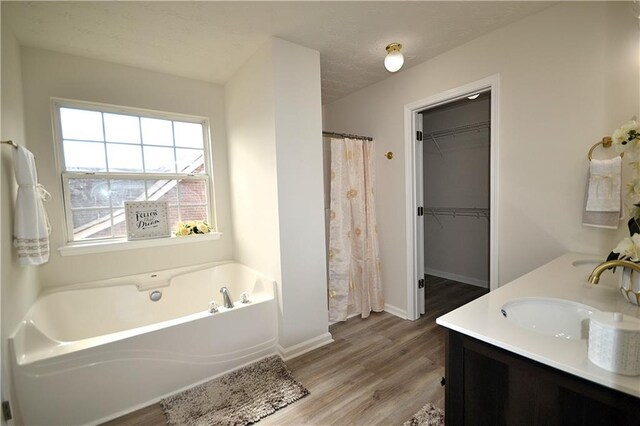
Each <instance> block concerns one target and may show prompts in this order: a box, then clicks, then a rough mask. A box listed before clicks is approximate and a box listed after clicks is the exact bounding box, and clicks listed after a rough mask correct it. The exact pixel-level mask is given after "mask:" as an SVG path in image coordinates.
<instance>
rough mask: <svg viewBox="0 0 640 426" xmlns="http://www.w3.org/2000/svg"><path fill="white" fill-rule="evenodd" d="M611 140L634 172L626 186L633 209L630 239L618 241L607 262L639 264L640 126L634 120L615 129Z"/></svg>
mask: <svg viewBox="0 0 640 426" xmlns="http://www.w3.org/2000/svg"><path fill="white" fill-rule="evenodd" d="M611 140H612V143H613V146H614V148H615V149H616V151H617V152H618V153H619V154H626V155H627V158H629V159H631V161H630V162H629V165H631V167H632V168H633V169H634V170H635V173H634V177H633V178H632V179H631V182H629V184H627V190H628V195H629V197H630V198H631V201H632V203H633V206H634V207H633V209H632V211H631V214H630V216H631V218H630V219H629V222H627V226H628V228H629V235H630V237H627V238H625V239H623V240H622V241H620V242H619V243H618V245H617V246H616V247H615V248H614V249H613V251H612V252H611V253H610V254H609V256H608V257H607V260H617V259H620V260H629V261H631V262H640V143H639V141H640V126H639V125H638V123H637V122H636V121H635V120H631V121H629V122H628V123H625V124H623V125H622V126H621V127H620V128H619V129H616V131H614V132H613V135H612V137H611Z"/></svg>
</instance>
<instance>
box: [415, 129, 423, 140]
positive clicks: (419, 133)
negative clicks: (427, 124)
mask: <svg viewBox="0 0 640 426" xmlns="http://www.w3.org/2000/svg"><path fill="white" fill-rule="evenodd" d="M416 140H419V141H421V140H422V131H420V130H418V131H417V132H416Z"/></svg>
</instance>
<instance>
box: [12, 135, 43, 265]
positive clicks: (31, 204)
mask: <svg viewBox="0 0 640 426" xmlns="http://www.w3.org/2000/svg"><path fill="white" fill-rule="evenodd" d="M13 164H14V169H15V174H16V182H18V196H17V198H16V209H15V221H14V230H13V236H14V240H13V244H14V246H15V248H16V251H17V252H18V262H19V263H20V264H21V265H41V264H43V263H47V262H48V261H49V234H50V232H51V228H50V226H49V219H48V218H47V212H46V210H45V209H44V204H43V203H42V202H43V200H48V199H49V198H51V195H50V194H49V193H48V192H47V191H46V190H45V189H44V187H43V186H42V185H40V184H38V172H37V170H36V160H35V157H34V156H33V154H32V153H31V151H29V150H28V149H26V148H24V147H22V146H18V148H17V149H15V150H14V155H13Z"/></svg>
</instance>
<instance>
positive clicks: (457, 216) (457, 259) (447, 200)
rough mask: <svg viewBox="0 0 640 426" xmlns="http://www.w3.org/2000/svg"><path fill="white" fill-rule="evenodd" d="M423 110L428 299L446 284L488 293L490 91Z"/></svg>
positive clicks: (425, 271)
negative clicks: (469, 286) (466, 286)
mask: <svg viewBox="0 0 640 426" xmlns="http://www.w3.org/2000/svg"><path fill="white" fill-rule="evenodd" d="M471 98H473V99H471ZM421 114H422V128H423V190H424V265H425V270H424V273H425V278H426V284H427V285H426V288H425V297H426V299H427V300H429V298H430V296H433V294H430V292H433V291H437V288H440V287H442V284H443V283H444V284H446V285H460V283H463V284H467V285H473V286H477V287H481V288H483V289H486V291H488V290H489V253H490V251H489V235H490V234H489V215H490V206H489V200H490V158H491V156H490V152H491V138H490V134H491V133H490V129H491V94H490V92H489V91H487V92H483V93H480V94H479V96H477V97H473V96H469V97H465V98H463V99H459V100H455V101H452V102H449V103H446V104H444V105H439V106H436V107H433V108H430V109H427V110H425V111H422V112H421ZM434 281H436V282H437V283H438V285H436V286H435V287H434V286H430V285H429V284H430V283H433V282H434ZM461 286H462V287H464V286H463V285H461ZM482 293H483V292H481V294H482Z"/></svg>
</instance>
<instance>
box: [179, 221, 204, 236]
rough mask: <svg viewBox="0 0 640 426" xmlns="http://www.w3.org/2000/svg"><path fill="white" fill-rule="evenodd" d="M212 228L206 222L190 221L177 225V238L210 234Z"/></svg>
mask: <svg viewBox="0 0 640 426" xmlns="http://www.w3.org/2000/svg"><path fill="white" fill-rule="evenodd" d="M209 232H211V227H210V226H209V224H207V222H205V221H204V220H190V221H187V222H178V223H177V224H176V237H181V236H184V235H193V234H208V233H209Z"/></svg>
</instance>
